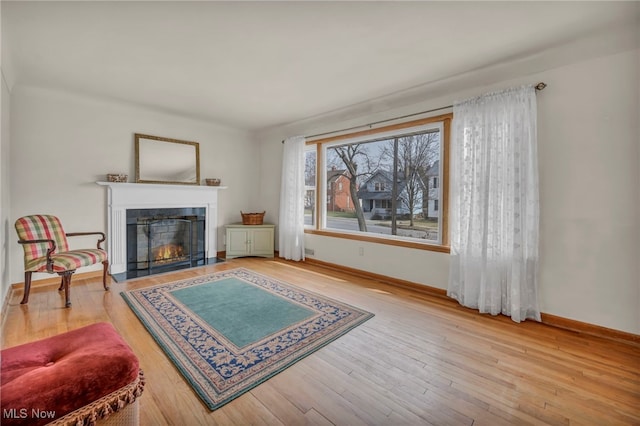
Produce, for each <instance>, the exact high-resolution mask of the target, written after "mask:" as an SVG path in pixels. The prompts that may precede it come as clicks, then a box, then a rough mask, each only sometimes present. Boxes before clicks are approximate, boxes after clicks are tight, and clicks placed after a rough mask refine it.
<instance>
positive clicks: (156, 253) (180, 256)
mask: <svg viewBox="0 0 640 426" xmlns="http://www.w3.org/2000/svg"><path fill="white" fill-rule="evenodd" d="M187 259H188V257H187V256H185V255H184V248H183V247H182V246H179V245H176V244H165V245H163V246H160V247H158V248H156V249H154V250H153V261H154V262H155V263H163V264H164V263H171V262H183V261H185V260H187Z"/></svg>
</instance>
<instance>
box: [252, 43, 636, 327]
mask: <svg viewBox="0 0 640 426" xmlns="http://www.w3.org/2000/svg"><path fill="white" fill-rule="evenodd" d="M639 56H640V51H638V50H635V51H628V52H624V53H619V54H615V55H612V56H606V57H602V58H596V59H591V60H588V61H584V62H580V63H576V64H572V65H568V66H564V67H561V68H555V69H551V70H548V71H544V72H540V73H537V74H533V75H523V76H522V77H519V78H516V79H512V80H509V81H502V82H500V83H499V84H493V85H480V84H478V85H477V87H474V88H472V89H465V90H458V91H456V90H451V91H450V93H449V94H448V95H446V96H439V97H437V98H433V99H429V100H428V101H425V102H422V103H419V104H415V105H412V106H408V107H401V108H394V109H391V110H384V111H382V112H375V110H376V109H377V108H379V105H381V104H383V102H378V103H377V104H372V105H371V111H372V112H371V113H370V114H368V115H366V116H361V117H356V118H353V117H350V118H349V119H348V120H344V121H338V120H336V119H335V118H334V119H333V120H332V121H327V122H322V120H315V121H309V122H301V123H294V124H291V125H288V126H283V127H279V128H275V129H271V130H268V131H264V132H262V133H261V134H260V135H259V138H258V139H259V140H260V147H261V153H260V159H261V164H262V166H261V179H260V181H261V191H260V193H261V195H262V206H264V207H263V208H265V209H266V210H267V212H268V216H269V220H270V221H274V222H276V223H277V218H278V200H279V187H280V166H281V155H282V144H281V140H282V139H283V138H284V137H287V136H293V135H296V134H303V135H309V134H316V133H320V132H325V131H331V130H336V129H342V128H347V127H350V126H353V125H358V124H366V123H369V122H373V121H377V120H380V119H384V118H391V117H398V116H401V115H404V114H410V113H412V112H418V111H424V110H428V109H431V108H437V107H440V106H443V105H450V104H452V103H453V102H454V101H455V100H458V99H465V98H467V97H471V96H476V95H479V94H482V93H486V92H489V91H492V90H498V89H501V88H506V87H510V86H514V85H519V84H530V83H537V82H538V81H544V82H546V83H547V84H548V88H547V89H545V90H544V91H543V92H540V93H539V94H538V132H539V133H538V143H539V167H540V208H541V212H540V213H541V218H540V297H539V298H540V307H541V310H542V312H545V313H549V314H553V315H558V316H561V317H565V318H570V319H574V320H578V321H583V322H587V323H591V324H596V325H600V326H604V327H609V328H613V329H618V330H622V331H626V332H631V333H636V334H640V267H639V265H640V239H639V238H638V236H639V235H640V222H639V221H640V219H639V218H640V193H639V191H638V188H637V185H638V182H640V166H639V162H638V158H640V153H639V152H638V150H639V142H638V141H639V137H640V135H639V131H638V93H639V89H638V75H640V74H639V70H640V67H639V59H638V58H639ZM462 87H468V86H462ZM440 93H441V92H440ZM310 101H312V100H310ZM359 108H360V109H362V106H359ZM379 109H380V108H379ZM332 116H333V117H335V116H336V115H335V114H332ZM345 116H347V117H348V114H346V115H345ZM305 245H306V247H308V248H313V249H314V250H315V254H314V258H316V259H319V260H322V261H326V262H331V263H335V264H340V265H344V266H348V267H351V268H356V269H362V270H366V271H370V272H374V273H378V274H383V275H387V276H392V277H396V278H400V279H404V280H409V281H413V282H416V283H421V284H425V285H429V286H433V287H438V288H442V289H444V288H446V287H447V281H448V275H449V256H448V255H447V254H442V253H435V252H428V251H422V250H414V249H408V248H401V247H393V246H383V245H378V244H372V243H366V242H359V241H351V240H346V239H340V238H331V237H324V236H317V235H309V234H307V236H306V238H305ZM359 247H363V248H364V256H359V255H358V248H359Z"/></svg>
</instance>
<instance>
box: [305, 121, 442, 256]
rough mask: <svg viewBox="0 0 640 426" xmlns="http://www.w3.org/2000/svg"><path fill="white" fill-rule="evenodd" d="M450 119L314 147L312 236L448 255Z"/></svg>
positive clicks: (310, 158)
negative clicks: (324, 236) (429, 250)
mask: <svg viewBox="0 0 640 426" xmlns="http://www.w3.org/2000/svg"><path fill="white" fill-rule="evenodd" d="M450 121H451V115H450V114H448V115H444V116H439V117H433V118H429V119H423V120H417V121H413V122H409V123H403V124H400V125H393V126H387V127H383V128H380V129H376V130H367V131H364V132H358V133H353V134H350V135H341V136H338V137H333V138H327V139H322V140H316V141H312V142H309V143H308V151H307V157H306V159H307V161H306V170H305V177H306V178H307V183H306V185H307V196H306V198H305V207H306V208H305V225H307V232H314V233H321V234H325V235H331V236H336V237H342V238H351V239H362V240H367V241H375V242H380V243H386V244H393V245H407V246H411V247H418V248H425V249H436V250H439V251H444V250H443V249H446V248H447V247H448V239H447V232H446V224H447V222H446V214H447V212H446V209H445V208H444V206H446V197H447V194H446V191H447V189H448V188H447V177H446V171H447V169H448V167H447V164H446V161H447V158H448V154H447V149H448V141H449V134H448V133H449V124H450ZM314 181H315V182H314ZM316 189H317V191H316ZM318 200H321V202H318Z"/></svg>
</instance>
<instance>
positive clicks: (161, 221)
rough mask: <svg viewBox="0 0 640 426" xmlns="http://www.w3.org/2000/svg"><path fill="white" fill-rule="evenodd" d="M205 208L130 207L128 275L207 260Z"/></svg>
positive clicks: (166, 270)
mask: <svg viewBox="0 0 640 426" xmlns="http://www.w3.org/2000/svg"><path fill="white" fill-rule="evenodd" d="M205 216H206V211H205V208H191V207H189V208H170V209H131V210H127V273H126V275H127V276H126V278H135V277H139V276H145V275H151V274H157V273H161V272H168V271H173V270H177V269H183V268H190V267H193V266H200V265H205V264H207V259H206V253H205Z"/></svg>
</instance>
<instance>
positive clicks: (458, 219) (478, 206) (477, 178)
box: [447, 86, 540, 322]
mask: <svg viewBox="0 0 640 426" xmlns="http://www.w3.org/2000/svg"><path fill="white" fill-rule="evenodd" d="M450 153H451V160H450V177H451V179H450V192H449V196H450V199H449V202H450V204H449V205H450V210H449V211H450V217H449V223H450V239H451V270H450V274H449V288H448V292H447V293H448V295H449V296H450V297H452V298H454V299H456V300H457V301H458V302H460V304H462V305H464V306H467V307H470V308H474V309H478V310H479V311H480V312H483V313H490V314H492V315H497V314H499V313H502V314H504V315H507V316H510V317H511V319H512V320H513V321H515V322H520V321H523V320H525V319H534V320H536V321H540V311H539V308H538V290H537V287H538V217H539V202H538V160H537V158H538V155H537V138H536V93H535V89H534V87H533V86H527V87H520V88H514V89H509V90H505V91H502V92H498V93H490V94H487V95H484V96H480V97H478V98H474V99H469V100H466V101H463V102H460V103H456V104H455V105H454V107H453V134H452V140H451V149H450Z"/></svg>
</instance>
